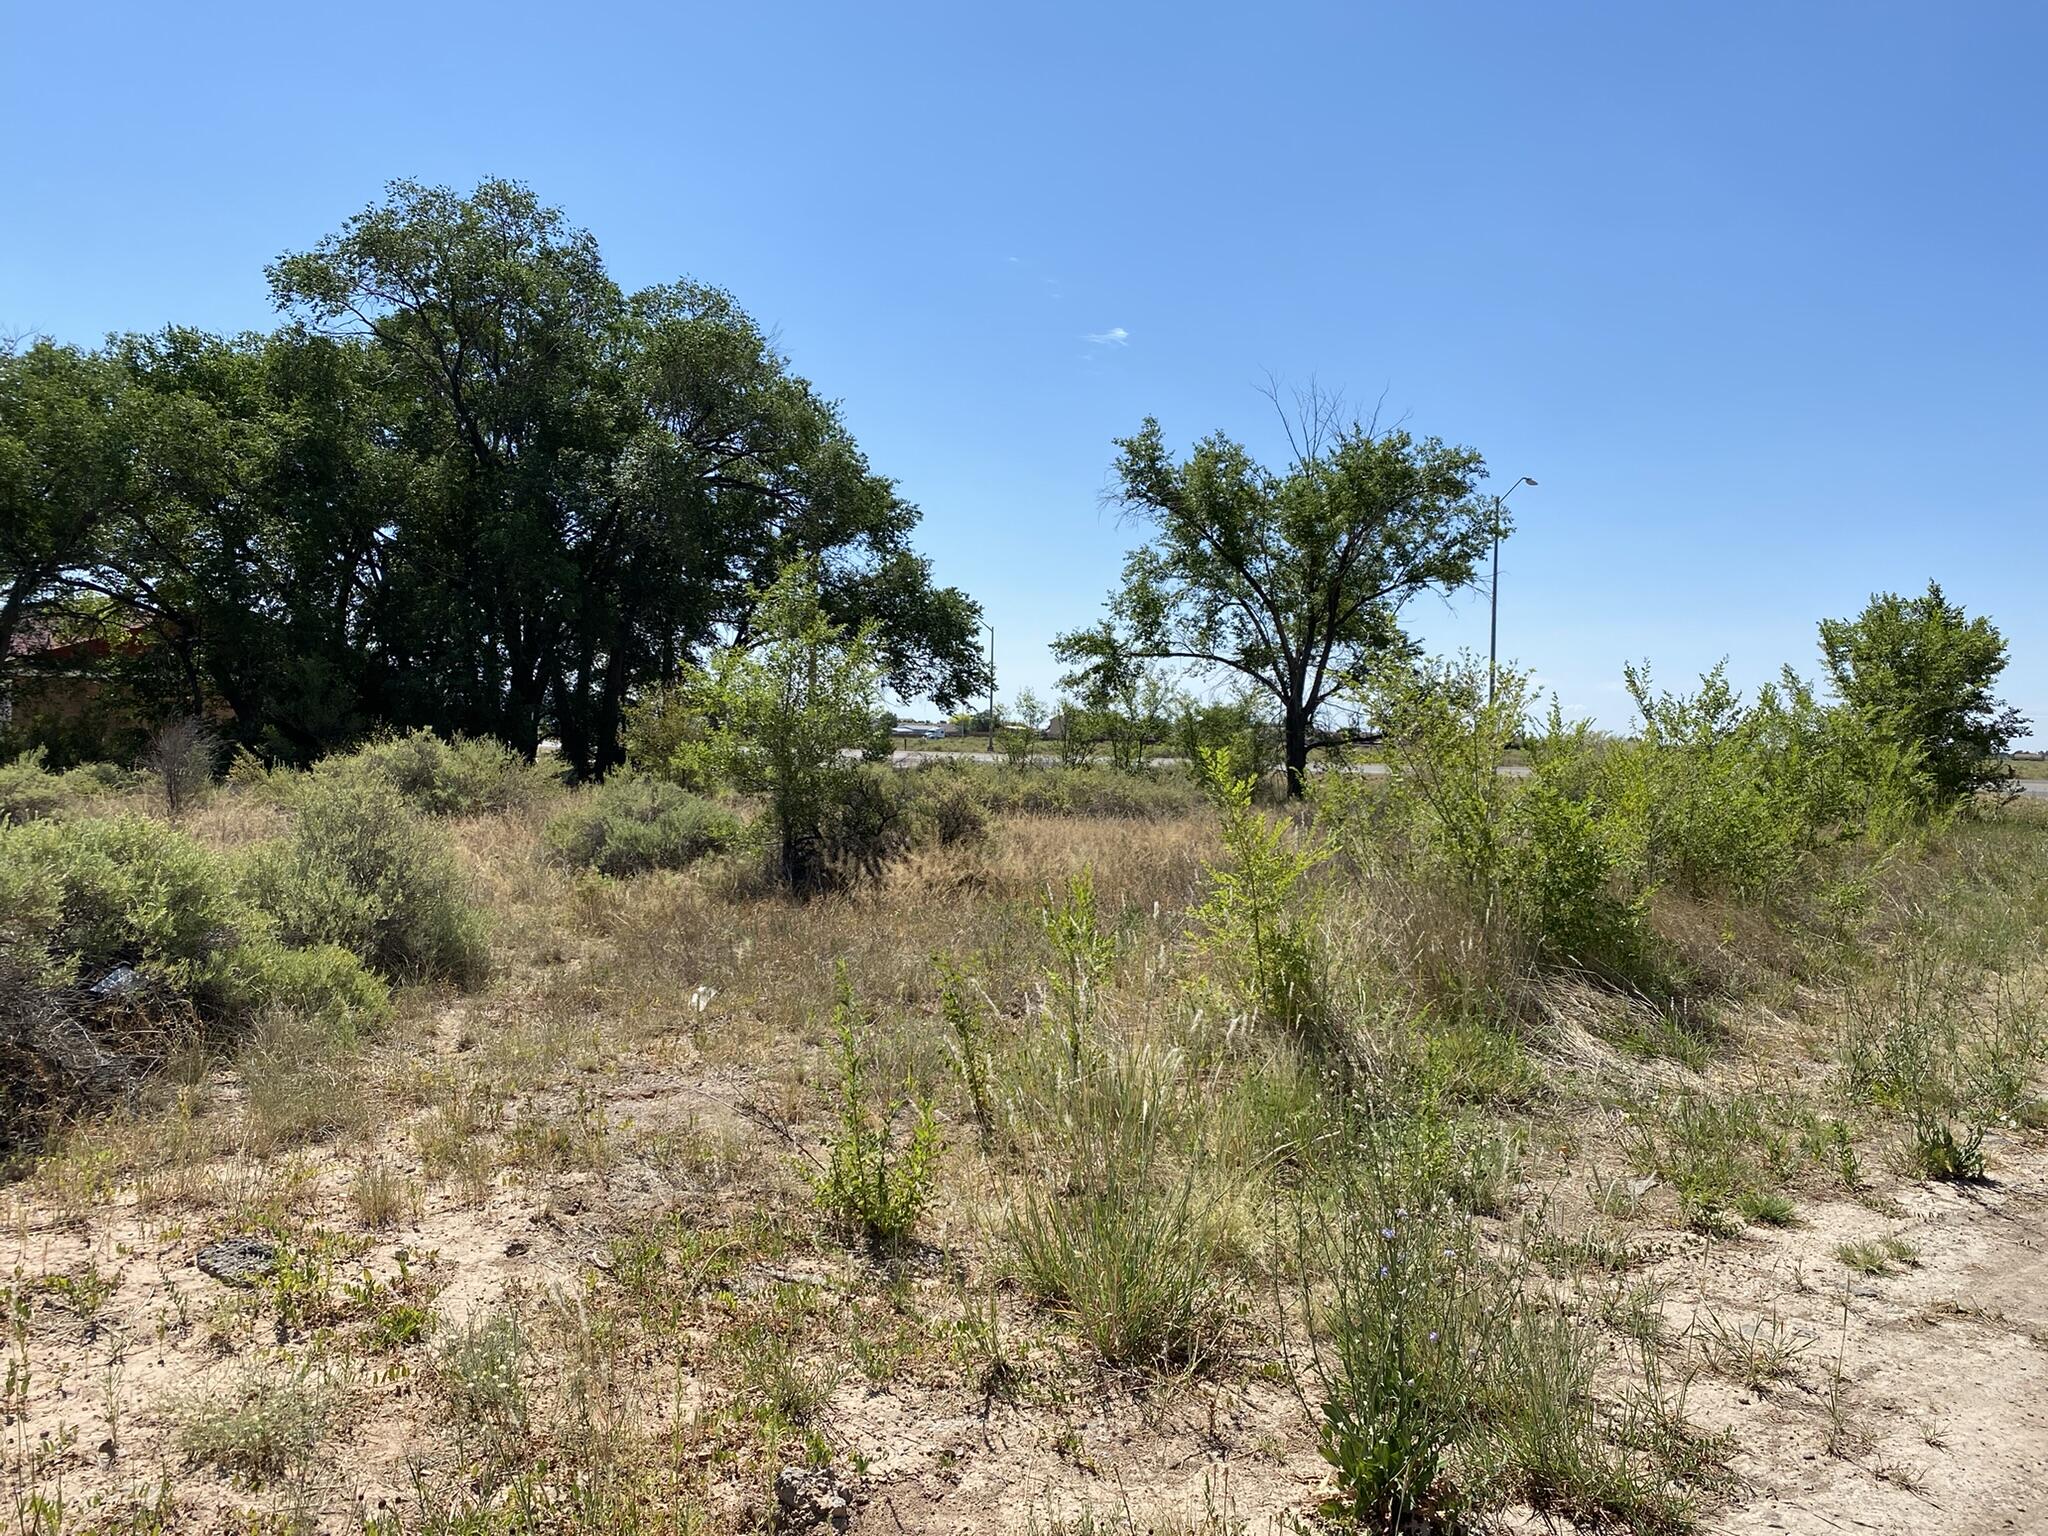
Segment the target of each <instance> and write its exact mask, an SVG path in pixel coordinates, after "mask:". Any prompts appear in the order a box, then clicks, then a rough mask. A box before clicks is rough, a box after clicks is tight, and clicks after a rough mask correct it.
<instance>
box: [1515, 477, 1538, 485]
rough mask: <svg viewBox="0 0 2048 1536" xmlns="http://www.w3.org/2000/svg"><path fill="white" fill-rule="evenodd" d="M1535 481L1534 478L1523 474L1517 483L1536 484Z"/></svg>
mask: <svg viewBox="0 0 2048 1536" xmlns="http://www.w3.org/2000/svg"><path fill="white" fill-rule="evenodd" d="M1535 483H1536V482H1535V481H1534V480H1531V479H1530V478H1529V477H1528V476H1527V475H1524V476H1522V478H1521V479H1520V480H1519V481H1518V482H1517V484H1520V485H1534V484H1535Z"/></svg>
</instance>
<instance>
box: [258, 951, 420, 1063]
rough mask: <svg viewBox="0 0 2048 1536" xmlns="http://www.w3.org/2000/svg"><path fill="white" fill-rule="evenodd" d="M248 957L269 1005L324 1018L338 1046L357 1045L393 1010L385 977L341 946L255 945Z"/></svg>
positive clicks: (324, 1026)
mask: <svg viewBox="0 0 2048 1536" xmlns="http://www.w3.org/2000/svg"><path fill="white" fill-rule="evenodd" d="M245 960H246V964H247V965H248V967H249V972H250V977H251V983H252V985H253V988H254V990H255V993H256V995H257V996H259V997H261V998H262V999H263V1003H264V1006H265V1007H268V1008H275V1009H281V1010H283V1011H285V1012H288V1013H293V1014H297V1015H300V1016H301V1017H303V1018H306V1019H312V1020H317V1021H319V1023H320V1025H321V1026H322V1032H323V1034H324V1036H325V1037H326V1039H327V1040H328V1041H329V1042H330V1043H331V1044H332V1045H334V1046H335V1047H336V1048H346V1047H348V1046H351V1045H354V1044H355V1043H356V1042H357V1041H358V1040H359V1039H360V1038H361V1037H362V1035H363V1034H364V1033H365V1032H366V1031H367V1030H368V1028H369V1027H370V1026H371V1025H374V1024H376V1023H378V1022H380V1021H381V1020H382V1019H383V1018H384V1016H385V1015H386V1014H387V1013H388V1012H389V1011H390V1007H391V989H390V988H389V987H388V986H386V985H385V983H384V979H383V978H382V977H381V976H379V975H377V974H376V973H375V972H374V971H368V970H365V969H364V968H363V962H362V961H361V960H358V959H357V958H356V957H355V956H354V955H353V954H351V953H350V952H349V951H348V950H346V949H343V948H342V947H341V946H340V945H338V944H316V945H314V946H313V947H311V948H310V949H290V948H287V947H286V946H284V945H282V944H275V943H272V944H263V945H256V946H252V947H251V948H250V949H249V950H248V951H247V952H246V956H245Z"/></svg>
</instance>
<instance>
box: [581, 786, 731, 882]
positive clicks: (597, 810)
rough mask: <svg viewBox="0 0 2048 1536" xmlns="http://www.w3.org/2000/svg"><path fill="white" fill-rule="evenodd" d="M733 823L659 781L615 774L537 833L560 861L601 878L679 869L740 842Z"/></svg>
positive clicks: (695, 798)
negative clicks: (654, 870)
mask: <svg viewBox="0 0 2048 1536" xmlns="http://www.w3.org/2000/svg"><path fill="white" fill-rule="evenodd" d="M740 832H741V826H740V821H739V818H738V817H736V816H734V815H733V814H732V813H731V812H730V811H728V810H726V809H724V808H723V807H722V806H719V805H717V804H716V803H714V802H713V801H710V800H707V799H705V798H704V797H703V796H701V795H693V794H691V793H690V792H689V791H688V790H685V789H682V788H680V787H678V786H677V785H674V784H669V783H665V782H663V781H662V780H660V779H648V778H642V777H641V776H639V775H638V774H629V773H618V774H614V775H612V777H611V778H609V779H607V780H605V782H604V783H603V784H601V785H599V786H597V788H595V789H593V790H590V791H589V792H587V793H586V794H584V795H581V796H579V797H578V799H577V801H576V803H575V804H574V805H573V806H572V807H571V808H570V809H569V810H567V811H564V812H563V813H562V814H561V815H559V816H557V817H555V818H554V820H552V821H550V822H549V823H548V825H547V829H546V831H545V833H544V834H543V842H544V843H545V845H546V847H547V850H548V853H549V856H550V857H552V858H553V859H555V860H556V861H557V862H558V863H562V864H568V865H571V866H573V867H577V868H586V869H595V870H597V871H598V872H599V873H600V874H606V875H615V876H622V875H634V874H639V873H641V872H643V871H645V870H650V869H683V868H686V867H687V866H689V865H691V864H694V863H696V862H697V860H699V859H702V858H706V857H708V856H710V855H712V854H715V853H720V852H723V851H724V850H725V849H726V848H729V847H731V846H732V844H733V843H734V842H735V841H736V840H737V839H738V838H739V835H740Z"/></svg>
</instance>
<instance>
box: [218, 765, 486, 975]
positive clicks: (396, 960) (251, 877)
mask: <svg viewBox="0 0 2048 1536" xmlns="http://www.w3.org/2000/svg"><path fill="white" fill-rule="evenodd" d="M292 799H293V816H292V828H291V831H290V832H289V833H288V834H286V835H285V836H284V837H283V838H280V839H279V840H277V841H276V842H273V843H267V844H264V845H263V846H262V847H260V848H258V849H257V850H256V851H255V852H254V853H253V854H252V855H251V857H250V859H249V863H248V890H249V892H250V895H251V896H252V897H253V899H254V900H255V902H256V904H257V905H258V906H259V907H261V908H262V909H263V910H264V911H265V912H267V913H269V914H270V915H271V916H272V917H273V918H274V919H275V920H276V923H277V929H278V933H279V935H280V936H281V937H282V938H284V939H285V940H286V941H287V942H289V943H292V944H298V945H316V944H335V945H339V946H340V947H341V948H343V949H346V950H348V951H349V952H350V953H351V954H353V955H355V956H356V957H357V958H358V959H360V960H361V961H363V962H364V963H365V964H366V965H369V966H371V967H372V968H373V969H375V970H377V971H379V972H381V973H382V974H384V975H386V976H389V977H393V978H405V979H410V978H416V977H438V978H442V979H446V980H449V981H454V982H457V983H459V984H468V983H472V982H474V981H476V980H478V979H479V978H481V976H482V975H483V973H484V971H485V969H486V967H487V964H488V946H487V943H486V937H485V930H484V921H483V917H482V914H481V913H479V912H478V911H477V910H476V908H475V907H473V906H472V905H471V904H470V901H469V899H468V894H467V892H466V891H465V890H464V888H463V879H462V874H461V872H460V870H459V869H458V868H457V867H456V863H455V854H454V850H453V848H452V847H451V846H450V844H449V841H448V838H447V835H446V833H445V832H443V831H442V830H441V828H439V827H438V826H436V825H435V824H434V823H432V822H430V821H428V820H426V819H425V818H423V817H421V816H419V815H416V814H415V813H414V812H413V811H412V810H411V809H410V808H408V806H407V803H406V800H405V798H404V797H403V796H402V795H401V794H400V792H399V791H398V789H397V788H395V787H394V786H393V785H391V784H390V783H388V782H386V781H384V780H382V779H380V778H377V777H373V776H368V775H363V774H323V773H315V774H313V775H312V776H311V777H310V778H308V780H307V781H306V782H305V783H304V784H303V785H301V786H299V788H298V790H297V791H296V792H295V794H294V795H293V797H292Z"/></svg>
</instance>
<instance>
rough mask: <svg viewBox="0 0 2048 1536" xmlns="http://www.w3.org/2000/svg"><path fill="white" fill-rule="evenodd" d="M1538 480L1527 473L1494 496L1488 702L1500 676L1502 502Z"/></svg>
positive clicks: (1487, 637) (1488, 638)
mask: <svg viewBox="0 0 2048 1536" xmlns="http://www.w3.org/2000/svg"><path fill="white" fill-rule="evenodd" d="M1535 483H1536V482H1535V481H1534V480H1531V479H1530V478H1529V477H1528V476H1527V475H1524V476H1522V478H1521V479H1519V480H1517V481H1516V482H1515V483H1514V484H1513V485H1511V486H1509V487H1508V488H1507V489H1506V490H1504V491H1502V492H1500V493H1499V494H1498V495H1496V496H1495V497H1494V498H1493V580H1492V581H1491V582H1489V583H1488V584H1487V606H1488V607H1489V609H1490V610H1491V615H1490V617H1489V618H1488V620H1487V625H1486V702H1487V704H1488V706H1489V707H1491V705H1492V704H1493V695H1494V690H1495V688H1496V687H1497V686H1498V681H1499V677H1500V504H1501V503H1502V502H1504V501H1506V500H1507V499H1508V498H1509V497H1510V496H1512V495H1514V494H1515V492H1516V491H1518V490H1520V489H1521V488H1522V487H1523V486H1525V485H1534V484H1535Z"/></svg>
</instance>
